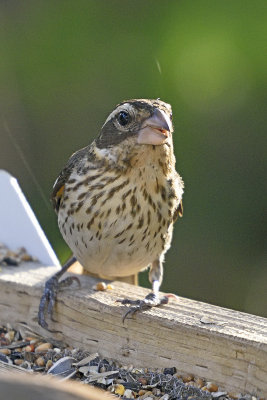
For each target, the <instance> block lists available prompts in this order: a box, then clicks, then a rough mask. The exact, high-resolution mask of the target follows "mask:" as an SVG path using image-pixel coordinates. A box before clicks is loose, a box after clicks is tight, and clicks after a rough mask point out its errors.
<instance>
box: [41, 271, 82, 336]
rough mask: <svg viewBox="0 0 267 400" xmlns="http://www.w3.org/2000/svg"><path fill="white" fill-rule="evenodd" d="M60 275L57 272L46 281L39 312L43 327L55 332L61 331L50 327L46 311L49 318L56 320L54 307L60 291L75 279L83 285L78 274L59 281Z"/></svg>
mask: <svg viewBox="0 0 267 400" xmlns="http://www.w3.org/2000/svg"><path fill="white" fill-rule="evenodd" d="M60 272H61V271H60ZM60 276H61V274H58V273H57V274H55V275H53V276H52V277H51V278H50V279H48V281H46V283H45V288H44V291H43V295H42V297H41V300H40V304H39V312H38V323H39V325H41V327H42V328H44V329H46V330H48V331H50V332H54V333H55V332H59V331H56V330H51V329H48V324H47V322H46V320H45V311H46V310H47V314H48V316H49V318H50V319H51V320H52V321H54V322H55V319H54V318H53V309H54V305H55V301H56V297H57V293H58V291H59V290H61V289H63V288H66V287H68V286H70V285H71V284H72V283H73V282H74V281H76V282H77V283H78V285H79V286H81V283H80V280H79V279H78V278H77V277H76V276H69V277H67V278H65V279H63V280H62V281H59V277H60Z"/></svg>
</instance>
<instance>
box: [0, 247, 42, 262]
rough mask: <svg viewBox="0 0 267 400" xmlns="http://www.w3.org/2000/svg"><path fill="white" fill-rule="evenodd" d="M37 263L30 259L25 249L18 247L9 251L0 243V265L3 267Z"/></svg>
mask: <svg viewBox="0 0 267 400" xmlns="http://www.w3.org/2000/svg"><path fill="white" fill-rule="evenodd" d="M28 261H38V260H37V259H36V258H34V257H32V256H31V255H30V254H29V253H28V252H27V250H26V249H25V247H20V248H18V249H17V250H14V251H13V250H10V249H9V248H8V247H7V246H6V245H5V244H4V243H0V265H3V266H18V265H20V264H22V263H23V262H28Z"/></svg>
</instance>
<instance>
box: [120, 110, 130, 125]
mask: <svg viewBox="0 0 267 400" xmlns="http://www.w3.org/2000/svg"><path fill="white" fill-rule="evenodd" d="M130 120H131V117H130V115H129V113H128V112H127V111H121V112H120V113H119V115H118V121H119V124H120V125H121V126H125V125H127V124H128V123H129V122H130Z"/></svg>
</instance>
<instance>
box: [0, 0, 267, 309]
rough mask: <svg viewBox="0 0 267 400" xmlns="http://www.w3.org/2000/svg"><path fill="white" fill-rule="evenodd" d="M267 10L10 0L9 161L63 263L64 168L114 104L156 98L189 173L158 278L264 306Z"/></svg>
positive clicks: (186, 290)
mask: <svg viewBox="0 0 267 400" xmlns="http://www.w3.org/2000/svg"><path fill="white" fill-rule="evenodd" d="M266 11H267V10H266V1H258V0H251V1H246V0H235V1H229V0H224V1H217V0H213V1H211V0H210V1H204V0H203V1H202V0H199V1H177V0H176V1H175V0H173V1H170V0H166V1H156V0H153V1H152V0H146V1H139V0H138V1H137V0H136V1H130V0H128V1H127V0H125V1H122V0H113V1H108V0H106V1H104V0H99V1H92V0H77V1H70V0H58V1H52V0H46V1H41V0H33V1H28V0H25V1H23V2H20V1H12V0H9V1H3V2H1V5H0V54H1V57H0V85H1V86H0V87H1V92H0V102H1V121H0V167H1V168H4V169H7V170H9V171H10V172H11V173H12V174H13V175H15V176H16V177H17V178H18V179H19V182H20V184H21V186H22V188H23V190H24V192H25V193H26V195H27V197H28V199H29V201H30V203H31V205H32V207H33V209H34V210H35V213H36V214H37V216H38V218H39V220H40V222H41V225H42V226H43V228H44V230H45V232H46V234H47V236H48V238H49V240H50V241H51V243H52V245H53V247H54V248H55V250H56V252H57V254H58V256H59V257H60V259H61V261H62V262H63V261H65V259H66V258H67V256H68V255H69V250H68V248H67V247H66V245H65V243H64V242H63V239H62V238H61V236H60V234H59V231H58V229H57V223H56V217H55V215H54V213H53V211H52V207H51V206H50V204H49V195H50V191H51V188H52V185H53V182H54V180H55V178H56V177H57V174H58V172H59V171H60V169H61V167H62V166H63V165H64V163H65V162H66V160H67V158H68V157H69V155H70V154H71V153H72V152H74V151H75V150H77V149H79V148H81V147H83V146H85V145H87V144H88V143H89V142H91V141H92V139H93V138H94V137H95V135H96V134H97V132H98V131H99V129H100V127H101V126H102V123H103V122H104V120H105V118H106V116H107V115H108V113H109V112H110V111H111V110H112V109H113V107H114V106H115V105H116V104H117V103H119V102H120V101H122V100H123V99H128V98H144V97H145V98H157V97H160V98H161V99H162V100H165V101H168V102H170V103H171V104H172V106H173V114H174V122H175V127H176V131H175V136H174V140H175V151H176V157H177V169H178V171H179V172H180V173H181V175H182V176H183V178H184V181H185V196H184V217H183V219H182V220H180V221H179V223H178V224H177V225H176V228H175V235H174V240H173V245H172V248H171V250H170V251H169V252H168V254H167V257H166V263H165V278H164V283H163V285H162V290H163V291H168V292H175V293H178V294H179V295H182V296H186V297H191V298H194V299H199V300H201V301H208V302H211V303H213V304H218V305H221V306H226V307H231V308H234V309H239V310H244V311H247V312H252V313H255V314H260V315H265V316H267V314H266V313H267V311H266V310H267V268H266V257H265V256H266V254H265V256H264V244H265V241H266V213H265V214H264V210H265V205H266V131H265V127H266V122H267V121H266V110H265V105H266V71H267V65H266V64H267V55H266V33H267V32H266V31H267V20H266V16H267V15H266V14H267V12H266ZM141 283H142V284H144V285H147V286H148V285H149V284H148V281H147V276H146V273H142V276H141Z"/></svg>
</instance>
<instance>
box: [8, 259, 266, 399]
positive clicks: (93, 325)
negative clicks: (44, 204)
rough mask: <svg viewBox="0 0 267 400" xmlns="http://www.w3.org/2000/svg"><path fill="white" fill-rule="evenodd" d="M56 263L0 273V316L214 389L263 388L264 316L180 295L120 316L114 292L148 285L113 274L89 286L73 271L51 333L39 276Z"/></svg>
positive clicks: (260, 391) (138, 294)
mask: <svg viewBox="0 0 267 400" xmlns="http://www.w3.org/2000/svg"><path fill="white" fill-rule="evenodd" d="M55 271H56V267H40V266H38V265H28V266H26V265H24V266H21V267H19V268H10V267H9V268H3V270H2V272H1V273H0V310H1V311H0V315H1V322H2V323H6V322H10V323H12V324H18V323H19V322H21V321H23V322H25V323H27V324H28V325H29V327H31V328H32V329H34V330H35V331H36V332H38V333H41V334H42V335H43V336H45V337H46V338H47V339H48V340H58V341H63V342H65V343H68V344H70V345H72V346H75V347H80V348H83V349H86V350H88V351H91V352H98V353H99V354H100V355H101V356H103V357H108V358H113V359H116V360H118V361H120V362H121V363H122V364H124V365H128V364H133V365H134V366H136V367H138V366H139V367H153V368H157V367H172V366H175V367H176V368H177V370H178V371H179V372H181V373H192V374H195V375H197V376H199V377H203V378H205V379H207V380H210V381H213V382H216V383H217V384H219V385H220V389H222V390H223V389H226V390H228V391H239V392H249V393H252V394H255V395H258V396H262V397H263V396H267V319H265V318H262V317H258V316H255V315H250V314H245V313H241V312H238V311H233V310H229V309H225V308H221V307H216V306H213V305H210V304H205V303H201V302H198V301H193V300H189V299H185V298H182V297H179V298H178V299H177V300H171V301H170V303H169V304H167V305H165V306H162V307H158V308H154V309H153V310H150V311H146V312H144V313H142V314H141V313H139V314H137V315H136V316H134V317H132V318H130V319H127V320H126V321H125V323H124V324H123V323H122V316H123V314H124V312H125V311H126V309H127V308H126V306H121V305H120V304H119V303H117V302H116V300H117V299H118V298H125V297H129V298H132V299H138V298H143V297H144V296H145V295H146V294H147V293H148V292H149V291H148V290H147V289H144V288H141V287H136V286H132V285H129V284H127V283H123V282H113V285H114V289H113V290H108V291H105V292H96V291H94V290H93V286H94V285H95V283H96V281H97V279H96V278H92V277H89V276H80V280H81V283H82V287H81V289H78V288H77V287H76V286H75V285H73V287H72V288H69V289H65V290H64V291H62V292H60V293H59V296H58V301H57V306H56V312H55V315H54V316H55V318H56V320H57V322H56V323H52V322H50V327H51V328H52V329H56V330H59V331H60V332H61V333H57V334H51V333H50V332H47V331H45V330H44V329H42V328H40V327H39V326H38V324H37V312H38V305H39V300H40V296H41V292H42V288H43V285H44V281H45V280H46V279H47V278H48V277H49V276H51V274H53V273H54V272H55Z"/></svg>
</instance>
